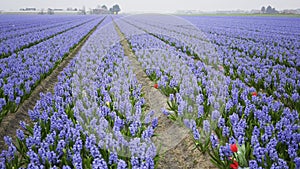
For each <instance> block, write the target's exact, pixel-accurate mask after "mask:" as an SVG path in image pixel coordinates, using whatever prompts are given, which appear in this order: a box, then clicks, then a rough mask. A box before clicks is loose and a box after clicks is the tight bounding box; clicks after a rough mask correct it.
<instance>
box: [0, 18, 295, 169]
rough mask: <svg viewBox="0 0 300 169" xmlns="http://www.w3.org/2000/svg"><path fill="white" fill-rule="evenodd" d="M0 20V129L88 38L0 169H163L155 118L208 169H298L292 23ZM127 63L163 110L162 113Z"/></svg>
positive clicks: (9, 142) (10, 142)
mask: <svg viewBox="0 0 300 169" xmlns="http://www.w3.org/2000/svg"><path fill="white" fill-rule="evenodd" d="M0 18H1V19H0V23H1V24H0V30H1V32H0V44H1V47H0V63H1V64H0V120H2V119H4V117H5V116H6V115H7V114H9V113H13V112H15V111H16V110H17V109H18V107H19V106H20V105H22V103H23V102H24V101H25V100H26V99H28V98H29V96H30V94H31V92H32V91H33V90H34V89H35V88H36V87H37V86H38V85H39V83H40V82H41V81H43V80H44V79H45V78H46V77H47V76H48V75H49V74H51V73H52V72H53V70H54V69H55V68H56V67H57V66H58V65H59V64H60V63H61V62H62V61H63V60H64V59H65V58H66V57H69V53H70V51H72V50H73V49H74V48H75V47H76V46H77V45H78V44H80V43H81V42H82V39H83V38H84V37H86V36H87V35H88V34H90V33H92V34H91V35H90V36H89V38H88V40H87V41H86V42H85V43H84V44H83V46H82V47H81V48H80V50H79V51H78V52H77V53H76V55H75V56H74V58H73V59H72V60H71V62H70V64H69V65H68V66H67V67H65V68H64V70H63V71H62V72H60V75H59V77H58V82H57V83H56V85H55V87H54V91H53V92H52V93H51V92H48V93H46V91H45V92H44V93H41V98H40V99H39V100H38V101H37V102H36V104H35V107H34V109H33V110H29V111H28V114H29V117H30V120H29V121H30V122H29V123H25V122H24V121H25V119H24V121H20V128H19V129H18V130H17V131H16V134H15V136H6V137H4V138H3V139H4V141H5V143H6V147H4V148H1V149H0V150H2V152H1V154H0V168H1V169H2V168H3V169H5V168H53V169H54V168H63V169H69V168H76V169H80V168H84V169H89V168H91V169H92V168H93V169H94V168H95V169H97V168H99V169H105V168H107V169H125V168H126V169H127V168H129V169H131V168H132V169H140V168H145V169H148V168H151V169H153V168H171V167H170V166H168V165H167V164H165V165H164V164H162V163H161V161H160V160H161V159H162V158H166V157H167V156H165V153H168V151H167V152H164V153H162V152H161V151H160V150H161V147H160V146H161V145H159V144H158V143H157V142H156V141H155V138H156V137H158V136H159V135H163V134H167V133H164V132H162V131H161V130H158V128H159V127H160V126H162V124H161V123H162V122H163V120H162V119H163V118H162V117H166V118H168V119H170V120H171V121H172V122H173V123H174V124H176V125H179V126H181V127H184V128H186V129H188V131H189V135H190V136H192V138H193V140H192V141H193V143H194V145H193V146H194V149H195V151H198V153H201V154H203V155H204V156H207V157H209V159H210V163H211V164H213V165H214V166H215V167H216V168H220V169H229V168H230V169H269V168H272V169H300V117H299V116H300V113H299V112H300V95H299V94H300V41H299V39H300V18H288V17H249V16H248V17H246V16H243V17H242V16H240V17H239V16H234V17H230V16H180V17H178V16H169V15H131V16H92V15H91V16H88V15H87V16H51V17H50V16H30V15H28V16H14V15H2V16H0ZM124 37H125V40H124V39H122V38H124ZM124 44H127V45H124ZM132 59H135V60H136V61H137V62H138V63H139V64H140V69H141V71H142V72H145V74H146V76H147V77H146V78H148V79H149V80H150V81H152V82H153V84H154V85H153V86H151V87H152V88H154V89H155V90H156V91H159V92H160V93H161V94H162V95H163V96H164V97H166V98H167V100H168V101H167V102H166V105H167V107H159V109H161V112H154V111H153V110H151V109H150V108H152V107H151V106H149V105H153V104H151V103H150V100H151V99H149V97H155V96H154V95H151V93H149V92H148V91H147V90H145V87H147V86H143V85H142V83H141V81H140V80H141V79H140V76H139V75H137V74H136V73H135V72H136V71H135V70H134V66H133V65H132V62H131V60H132ZM157 114H159V115H161V116H157ZM178 133H180V132H178ZM174 148H175V146H174ZM185 153H186V152H185Z"/></svg>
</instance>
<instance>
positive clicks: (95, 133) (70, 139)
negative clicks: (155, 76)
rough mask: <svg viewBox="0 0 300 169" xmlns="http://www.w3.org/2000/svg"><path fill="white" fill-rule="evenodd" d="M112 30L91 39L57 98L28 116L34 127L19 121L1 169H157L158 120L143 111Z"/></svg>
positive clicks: (49, 96) (8, 140)
mask: <svg viewBox="0 0 300 169" xmlns="http://www.w3.org/2000/svg"><path fill="white" fill-rule="evenodd" d="M112 30H113V27H112V25H110V26H106V27H104V28H102V29H99V30H98V31H97V32H96V33H95V34H94V35H93V36H92V38H91V39H90V40H89V41H88V42H87V44H85V46H84V47H83V48H82V50H81V52H79V53H78V54H77V56H76V57H75V59H74V60H73V61H72V62H71V64H70V65H69V66H68V67H67V68H65V69H64V71H63V72H62V73H61V75H60V77H59V79H58V84H57V85H56V86H55V93H54V94H53V95H52V94H50V93H47V94H46V95H42V96H41V100H39V101H38V102H37V104H36V106H35V108H34V110H32V111H30V112H29V115H30V118H31V120H32V123H31V124H25V123H24V122H21V127H22V130H18V131H17V140H16V141H15V142H13V141H12V140H11V138H9V137H6V138H5V141H6V143H7V145H8V149H7V150H4V151H3V152H2V154H1V163H0V165H1V168H19V167H27V168H36V167H42V168H43V167H44V168H101V169H102V168H118V169H119V168H120V169H121V168H154V165H155V163H156V162H155V158H156V147H155V146H154V144H153V143H152V142H151V140H150V138H151V137H152V136H153V131H154V128H155V127H156V126H157V119H153V120H151V116H152V114H153V113H152V112H151V113H150V114H147V113H146V112H145V110H144V109H143V108H144V104H145V101H144V99H143V97H142V93H141V87H140V86H138V85H136V84H137V81H136V79H135V77H134V75H133V73H132V71H131V70H130V69H129V67H128V65H129V63H128V61H127V59H126V57H125V56H124V54H123V49H122V47H121V45H120V44H118V43H117V44H114V43H115V42H116V41H114V40H118V38H117V37H118V35H117V34H116V32H111V31H112ZM99 39H101V41H99ZM117 42H118V41H117ZM112 46H113V47H112ZM82 66H84V67H82ZM126 72H127V75H124V73H126ZM120 73H121V74H120ZM122 73H123V74H122ZM85 77H86V78H85ZM121 81H122V82H123V85H121V86H120V82H121ZM74 84H78V85H76V86H74ZM118 90H119V91H118ZM119 92H121V93H123V94H121V95H120V93H119Z"/></svg>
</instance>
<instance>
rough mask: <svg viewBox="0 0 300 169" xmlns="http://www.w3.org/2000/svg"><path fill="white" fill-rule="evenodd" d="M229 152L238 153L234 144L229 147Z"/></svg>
mask: <svg viewBox="0 0 300 169" xmlns="http://www.w3.org/2000/svg"><path fill="white" fill-rule="evenodd" d="M230 150H231V151H232V152H234V153H235V152H237V151H238V147H237V146H236V144H231V145H230Z"/></svg>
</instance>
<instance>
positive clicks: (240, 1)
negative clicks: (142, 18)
mask: <svg viewBox="0 0 300 169" xmlns="http://www.w3.org/2000/svg"><path fill="white" fill-rule="evenodd" d="M103 4H105V5H106V6H108V7H111V6H112V5H114V4H119V5H120V7H121V10H122V12H141V11H144V12H163V13H166V12H174V11H176V10H201V11H216V10H235V9H241V10H251V9H260V8H261V6H267V5H271V6H272V7H275V8H276V9H279V10H281V9H296V8H300V0H177V1H175V0H147V1H146V0H0V10H6V11H8V10H18V9H20V8H25V7H35V8H48V7H50V8H64V9H65V8H67V7H77V8H82V6H84V5H85V6H86V9H89V8H95V7H96V6H97V5H103Z"/></svg>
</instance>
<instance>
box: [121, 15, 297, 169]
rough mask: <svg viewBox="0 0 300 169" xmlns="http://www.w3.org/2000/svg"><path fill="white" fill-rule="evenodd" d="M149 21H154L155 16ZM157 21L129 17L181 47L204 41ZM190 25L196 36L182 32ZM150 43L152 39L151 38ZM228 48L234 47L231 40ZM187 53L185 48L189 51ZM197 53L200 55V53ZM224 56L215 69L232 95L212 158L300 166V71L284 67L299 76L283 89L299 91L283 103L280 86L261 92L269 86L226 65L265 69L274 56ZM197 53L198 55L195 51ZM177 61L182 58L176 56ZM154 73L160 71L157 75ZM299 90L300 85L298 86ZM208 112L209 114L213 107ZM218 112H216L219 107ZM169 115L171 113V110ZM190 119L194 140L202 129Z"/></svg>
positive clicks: (245, 163) (256, 164) (228, 162)
mask: <svg viewBox="0 0 300 169" xmlns="http://www.w3.org/2000/svg"><path fill="white" fill-rule="evenodd" d="M139 17H141V16H139ZM142 18H143V17H142ZM147 19H149V18H147ZM169 19H170V18H169ZM149 20H151V18H150V19H149ZM151 21H153V22H143V20H142V19H141V18H138V17H136V18H134V19H130V18H129V19H127V20H126V21H125V22H126V23H128V24H129V25H132V26H136V27H137V29H141V30H146V32H149V33H151V34H152V35H154V36H155V37H157V38H159V39H161V40H163V41H164V42H167V43H168V44H171V45H172V46H175V47H176V48H177V49H181V50H182V49H184V48H185V49H186V47H184V46H186V45H190V46H193V45H194V44H189V43H192V42H195V41H198V42H200V40H201V39H202V37H197V36H195V34H194V31H193V30H192V29H190V28H188V29H186V28H184V26H182V27H180V26H178V27H177V25H176V26H174V25H175V24H174V25H172V24H170V25H168V23H169V22H164V21H161V22H160V21H159V19H158V18H156V16H153V19H152V20H151ZM154 22H156V23H154ZM132 23H134V24H132ZM158 23H159V24H158ZM164 23H167V24H164ZM177 29H178V30H177ZM184 29H185V32H192V33H191V34H188V33H186V34H185V33H182V32H183V31H182V30H184ZM155 30H158V31H155ZM156 32H159V33H160V35H157V33H156ZM170 32H172V33H171V36H172V37H175V38H169V36H166V35H170ZM174 32H177V34H175V33H174ZM161 34H162V35H161ZM214 38H215V39H216V38H217V37H216V36H215V37H214ZM186 39H189V41H190V42H188V41H187V40H186ZM182 40H185V42H186V43H187V44H184V43H181V41H182ZM150 41H151V43H153V40H150ZM146 42H149V40H148V41H146ZM140 43H142V44H143V43H145V40H140V41H139V42H133V43H132V44H133V45H132V46H133V47H132V48H133V49H135V48H134V45H136V46H139V44H140ZM196 44H198V43H196ZM199 44H201V43H199ZM241 44H242V43H241ZM181 45H184V46H181ZM140 46H141V47H140V48H144V47H145V44H143V45H140ZM152 46H155V45H152ZM227 46H230V44H229V45H227ZM225 47H226V46H225ZM192 48H193V47H192ZM217 48H218V46H217ZM138 49H139V48H138ZM195 49H196V48H195ZM134 51H135V50H134ZM182 51H183V52H185V51H184V50H182ZM296 52H297V51H296ZM195 53H197V51H196V52H195ZM235 53H237V52H235ZM235 53H233V54H235ZM186 54H187V55H191V52H186ZM202 54H203V53H200V54H197V56H201V55H202ZM205 54H206V55H207V54H209V52H208V53H207V52H206V53H205ZM212 54H213V53H212ZM230 54H232V53H230ZM246 54H248V52H246ZM252 55H253V54H252ZM209 56H210V57H212V58H213V57H214V56H213V55H209ZM221 56H226V57H221V59H220V60H221V61H222V60H223V61H222V62H220V64H221V66H217V65H212V67H213V68H214V69H216V68H218V69H219V70H220V71H221V72H224V75H223V77H224V82H225V83H223V84H224V88H223V90H225V91H228V93H227V95H225V96H226V102H224V106H221V107H219V108H220V109H219V110H220V111H219V112H221V116H219V118H217V119H216V120H217V121H218V126H217V128H214V129H213V132H212V134H211V137H210V139H211V142H210V143H209V146H211V151H209V153H210V155H211V157H212V161H213V162H214V163H215V164H216V166H218V167H219V168H228V166H230V165H234V164H236V163H235V162H236V161H238V164H239V165H240V166H242V167H247V166H249V167H250V168H256V167H257V168H259V167H263V168H276V167H278V168H286V167H290V168H296V167H298V166H299V113H297V110H298V109H299V108H298V107H299V106H298V104H297V102H298V101H297V100H298V96H297V90H298V89H297V84H299V81H295V80H293V79H295V78H298V77H299V73H298V72H297V71H296V69H295V68H293V67H292V68H289V67H286V64H285V68H284V69H283V70H284V71H285V72H286V73H287V74H286V75H284V74H282V73H280V74H281V75H280V77H281V78H284V77H291V78H293V79H291V80H288V81H289V82H292V83H293V85H290V87H289V88H290V89H291V90H290V89H288V88H286V87H285V88H282V89H280V90H286V91H287V92H288V91H294V94H293V93H290V94H289V95H285V98H287V99H288V100H289V99H290V100H289V101H288V100H285V99H283V100H282V99H280V101H278V100H277V98H278V97H275V98H274V97H273V96H272V95H271V92H272V91H274V90H271V91H269V92H268V91H267V92H266V93H265V92H264V91H262V90H261V88H263V87H262V86H261V85H260V84H259V83H260V82H259V81H257V80H256V81H255V83H245V81H244V78H243V77H244V76H245V75H242V76H235V77H233V76H231V75H230V74H233V73H228V71H229V69H228V66H226V64H227V63H228V62H227V60H229V59H231V63H230V66H231V67H233V68H235V66H236V65H237V64H242V65H243V66H242V67H243V68H244V69H245V68H246V69H249V68H250V69H252V70H257V69H258V70H259V68H260V67H262V65H263V64H265V63H268V62H270V61H269V60H266V61H264V60H262V61H261V63H262V64H261V65H258V66H255V67H252V65H254V64H255V61H256V60H257V59H256V60H255V58H254V59H253V60H254V62H253V63H251V62H249V61H248V60H249V59H248V60H247V61H246V60H239V61H238V60H234V59H235V58H236V57H231V56H230V55H229V56H228V53H227V54H226V55H224V54H221ZM192 57H193V58H195V57H194V56H193V55H192ZM249 58H253V56H252V57H251V56H250V57H249ZM195 59H200V60H201V58H195ZM224 59H225V61H224ZM175 60H176V61H177V58H176V57H175ZM203 61H204V62H205V63H209V64H211V63H212V62H211V61H205V58H204V59H203ZM263 61H264V62H263ZM244 63H250V66H249V64H247V66H246V65H244ZM276 63H278V61H276ZM295 63H296V61H294V63H292V62H291V65H295ZM227 65H228V64H227ZM197 66H198V65H197ZM259 66H260V67H259ZM282 67H284V66H280V65H279V66H275V67H274V69H275V70H276V69H278V68H279V69H281V68H282ZM207 68H211V67H205V66H204V70H205V72H207V73H211V71H212V69H207ZM266 68H267V70H269V72H270V70H271V71H272V70H274V69H272V68H273V67H271V66H266V67H264V69H266ZM207 70H209V71H207ZM235 70H236V69H235ZM262 70H263V69H262ZM231 71H232V70H231ZM232 72H235V73H237V72H238V73H240V71H232ZM197 74H198V72H195V75H196V76H197ZM215 74H217V73H215ZM204 75H205V74H204ZM250 75H251V74H250ZM265 75H268V73H264V76H265ZM271 75H273V76H275V77H276V76H277V78H278V77H279V76H278V74H277V75H276V74H271ZM151 76H154V75H153V74H151ZM155 76H156V75H155ZM226 76H227V77H226ZM202 77H203V75H202ZM221 77H222V76H221ZM239 78H240V79H239ZM207 80H208V81H215V80H214V79H210V78H207ZM277 82H279V81H277ZM272 83H273V82H272ZM284 83H285V81H283V84H284ZM269 84H270V83H269ZM202 85H203V84H201V83H200V86H202ZM259 85H260V86H259ZM264 85H265V87H264V88H263V89H266V86H268V85H266V83H264ZM248 86H253V87H248ZM298 86H299V85H298ZM293 88H296V90H295V89H293ZM180 89H181V88H180ZM275 92H276V91H275ZM295 92H296V93H295ZM298 93H299V92H298ZM292 95H293V96H292ZM171 96H172V97H170V102H171V104H169V105H170V107H171V108H172V110H173V111H176V109H177V110H178V104H176V101H174V100H175V99H174V97H173V95H171ZM281 101H282V102H281ZM292 101H296V102H294V103H295V104H294V105H293V106H291V104H287V103H288V102H291V103H293V102H292ZM286 106H288V107H286ZM293 109H294V110H293ZM295 109H296V110H295ZM205 112H207V110H206V111H205ZM298 112H299V110H298ZM214 113H216V111H215V112H214ZM166 114H168V115H169V113H166ZM217 114H218V113H217ZM213 116H214V115H213V114H212V113H211V114H210V116H207V117H211V118H213ZM292 116H294V117H295V118H291V117H292ZM207 117H206V118H204V119H203V120H204V121H205V123H204V121H203V120H201V121H202V122H203V123H202V124H201V125H200V126H202V127H203V129H204V131H205V130H206V131H207V130H208V128H209V127H210V125H211V123H208V122H207V120H209V119H207ZM289 117H290V118H289ZM197 120H198V119H196V121H197ZM185 123H186V124H187V126H189V127H190V128H191V129H193V131H194V132H193V134H194V138H195V139H199V136H200V135H199V132H197V130H196V129H197V127H198V126H197V123H195V122H194V121H193V120H186V121H185ZM199 124H200V123H199ZM213 125H216V124H213ZM288 133H289V134H288ZM196 144H197V143H196ZM231 145H238V147H239V148H238V152H237V154H235V153H233V152H232V151H231V150H230V146H231ZM232 167H234V166H232Z"/></svg>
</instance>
